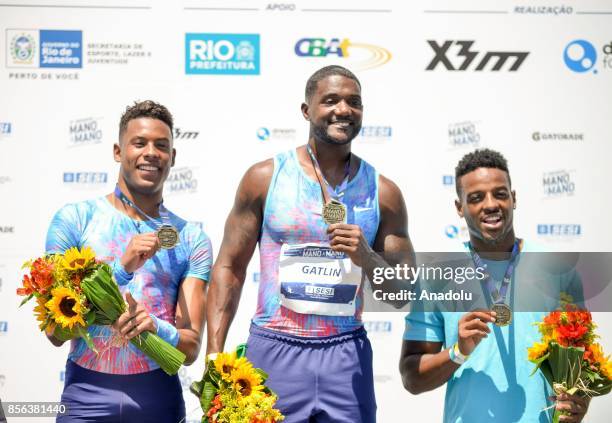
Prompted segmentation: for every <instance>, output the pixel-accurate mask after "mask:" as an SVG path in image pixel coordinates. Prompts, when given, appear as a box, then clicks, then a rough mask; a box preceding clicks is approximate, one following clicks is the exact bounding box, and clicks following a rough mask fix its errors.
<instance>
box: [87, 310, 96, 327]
mask: <svg viewBox="0 0 612 423" xmlns="http://www.w3.org/2000/svg"><path fill="white" fill-rule="evenodd" d="M95 321H96V312H95V311H94V310H91V311H90V312H89V313H87V314H86V315H85V323H87V326H91V325H93V324H94V323H95Z"/></svg>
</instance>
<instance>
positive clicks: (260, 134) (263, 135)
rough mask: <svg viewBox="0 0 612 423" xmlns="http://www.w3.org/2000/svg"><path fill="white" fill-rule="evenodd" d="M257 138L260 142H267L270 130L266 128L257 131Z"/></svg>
mask: <svg viewBox="0 0 612 423" xmlns="http://www.w3.org/2000/svg"><path fill="white" fill-rule="evenodd" d="M257 138H259V139H260V141H268V140H269V139H270V130H269V129H268V128H263V127H262V128H259V129H258V130H257Z"/></svg>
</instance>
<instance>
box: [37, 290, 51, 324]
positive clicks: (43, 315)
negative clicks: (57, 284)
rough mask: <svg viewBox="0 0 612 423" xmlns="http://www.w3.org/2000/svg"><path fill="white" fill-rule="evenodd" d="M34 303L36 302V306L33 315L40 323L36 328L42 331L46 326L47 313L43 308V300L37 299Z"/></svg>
mask: <svg viewBox="0 0 612 423" xmlns="http://www.w3.org/2000/svg"><path fill="white" fill-rule="evenodd" d="M36 302H38V305H37V306H36V307H34V313H35V314H36V320H38V321H39V322H40V324H39V325H38V327H39V328H40V330H43V329H44V328H45V326H46V325H45V323H46V321H47V316H48V314H49V313H48V312H47V309H46V308H45V299H44V298H42V297H37V298H36Z"/></svg>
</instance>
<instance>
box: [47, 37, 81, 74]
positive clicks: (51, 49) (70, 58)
mask: <svg viewBox="0 0 612 423" xmlns="http://www.w3.org/2000/svg"><path fill="white" fill-rule="evenodd" d="M82 59H83V33H82V31H55V30H47V29H41V30H40V67H41V68H82V67H83V60H82Z"/></svg>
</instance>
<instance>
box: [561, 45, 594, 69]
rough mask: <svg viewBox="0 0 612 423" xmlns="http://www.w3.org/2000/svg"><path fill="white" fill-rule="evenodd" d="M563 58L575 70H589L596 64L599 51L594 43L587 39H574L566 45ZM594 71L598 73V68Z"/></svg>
mask: <svg viewBox="0 0 612 423" xmlns="http://www.w3.org/2000/svg"><path fill="white" fill-rule="evenodd" d="M563 60H564V61H565V64H566V66H567V67H568V68H570V69H571V70H573V71H574V72H579V73H583V72H587V71H589V70H591V69H593V66H595V62H596V61H597V51H596V50H595V47H593V44H591V43H590V42H588V41H586V40H574V41H572V42H571V43H569V44H568V45H567V46H566V47H565V50H564V51H563ZM593 72H594V73H597V71H596V70H594V71H593Z"/></svg>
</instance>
